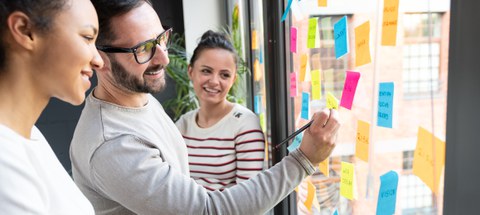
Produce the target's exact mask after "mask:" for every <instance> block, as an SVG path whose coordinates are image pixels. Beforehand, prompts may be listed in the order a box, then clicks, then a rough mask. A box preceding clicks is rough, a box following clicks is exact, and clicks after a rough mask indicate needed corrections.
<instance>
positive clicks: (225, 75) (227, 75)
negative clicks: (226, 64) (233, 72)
mask: <svg viewBox="0 0 480 215" xmlns="http://www.w3.org/2000/svg"><path fill="white" fill-rule="evenodd" d="M222 77H223V78H225V79H227V78H230V77H231V76H230V74H222Z"/></svg>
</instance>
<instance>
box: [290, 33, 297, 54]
mask: <svg viewBox="0 0 480 215" xmlns="http://www.w3.org/2000/svg"><path fill="white" fill-rule="evenodd" d="M290 51H291V52H293V53H297V28H295V27H291V28H290Z"/></svg>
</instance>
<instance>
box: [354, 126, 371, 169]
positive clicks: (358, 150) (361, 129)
mask: <svg viewBox="0 0 480 215" xmlns="http://www.w3.org/2000/svg"><path fill="white" fill-rule="evenodd" d="M369 144H370V123H368V122H365V121H362V120H358V123H357V141H356V144H355V156H356V157H358V158H360V159H362V160H363V161H365V162H368V145H369Z"/></svg>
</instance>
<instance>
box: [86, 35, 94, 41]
mask: <svg viewBox="0 0 480 215" xmlns="http://www.w3.org/2000/svg"><path fill="white" fill-rule="evenodd" d="M83 38H85V40H87V41H88V42H92V41H94V40H95V37H93V36H83Z"/></svg>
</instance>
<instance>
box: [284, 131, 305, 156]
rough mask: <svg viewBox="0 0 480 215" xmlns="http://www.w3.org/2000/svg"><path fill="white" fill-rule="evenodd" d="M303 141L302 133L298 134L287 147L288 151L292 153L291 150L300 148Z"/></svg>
mask: <svg viewBox="0 0 480 215" xmlns="http://www.w3.org/2000/svg"><path fill="white" fill-rule="evenodd" d="M302 139H303V132H302V133H300V134H298V135H297V136H296V137H295V138H294V139H293V141H292V144H290V145H289V146H288V148H287V149H288V151H289V152H292V151H293V150H295V149H297V148H298V147H299V146H300V143H302Z"/></svg>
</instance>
